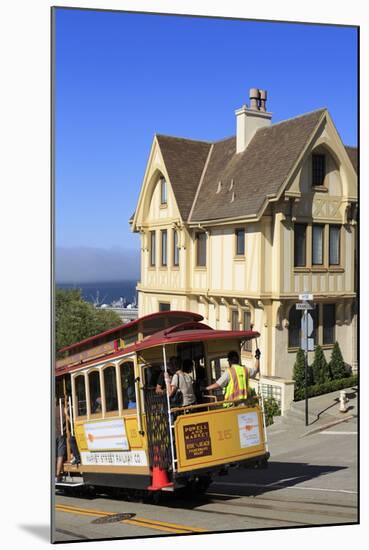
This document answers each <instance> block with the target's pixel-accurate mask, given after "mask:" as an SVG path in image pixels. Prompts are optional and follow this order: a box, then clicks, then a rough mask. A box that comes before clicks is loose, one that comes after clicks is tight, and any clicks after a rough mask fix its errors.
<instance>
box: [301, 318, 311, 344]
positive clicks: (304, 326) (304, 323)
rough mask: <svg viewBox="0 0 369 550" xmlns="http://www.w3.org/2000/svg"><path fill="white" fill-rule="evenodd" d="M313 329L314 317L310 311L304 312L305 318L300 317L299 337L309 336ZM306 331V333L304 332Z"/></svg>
mask: <svg viewBox="0 0 369 550" xmlns="http://www.w3.org/2000/svg"><path fill="white" fill-rule="evenodd" d="M313 330H314V319H313V318H312V316H311V315H310V313H306V319H304V317H302V318H301V338H310V336H311V335H312V334H313ZM306 333H307V334H306Z"/></svg>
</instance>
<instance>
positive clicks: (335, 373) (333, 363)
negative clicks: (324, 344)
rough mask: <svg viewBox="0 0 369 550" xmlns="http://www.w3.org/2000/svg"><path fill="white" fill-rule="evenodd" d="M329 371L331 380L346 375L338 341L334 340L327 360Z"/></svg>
mask: <svg viewBox="0 0 369 550" xmlns="http://www.w3.org/2000/svg"><path fill="white" fill-rule="evenodd" d="M329 371H330V375H331V378H332V380H337V379H339V378H344V377H345V376H347V373H346V367H345V362H344V360H343V357H342V353H341V350H340V346H339V344H338V342H336V343H335V344H334V346H333V350H332V356H331V360H330V362H329Z"/></svg>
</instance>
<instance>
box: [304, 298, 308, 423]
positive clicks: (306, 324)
mask: <svg viewBox="0 0 369 550" xmlns="http://www.w3.org/2000/svg"><path fill="white" fill-rule="evenodd" d="M304 321H305V426H308V425H309V408H308V312H307V310H306V309H305V311H304Z"/></svg>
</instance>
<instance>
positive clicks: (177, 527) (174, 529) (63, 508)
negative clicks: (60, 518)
mask: <svg viewBox="0 0 369 550" xmlns="http://www.w3.org/2000/svg"><path fill="white" fill-rule="evenodd" d="M55 509H56V510H57V511H58V512H65V513H68V514H77V515H81V516H95V517H96V516H103V517H104V516H111V515H114V514H115V513H114V512H105V511H103V510H94V509H92V508H79V507H78V506H68V505H67V504H56V506H55ZM120 523H129V524H131V525H138V526H141V527H146V528H148V529H158V530H160V531H168V532H170V533H180V534H184V533H206V532H207V530H206V529H201V528H200V527H189V526H187V525H182V524H177V523H168V522H165V521H159V520H154V519H147V518H140V517H134V518H132V519H125V520H122V521H121V522H120Z"/></svg>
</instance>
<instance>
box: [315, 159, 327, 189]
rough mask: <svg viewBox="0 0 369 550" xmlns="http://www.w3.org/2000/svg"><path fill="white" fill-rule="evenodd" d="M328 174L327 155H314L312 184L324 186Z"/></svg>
mask: <svg viewBox="0 0 369 550" xmlns="http://www.w3.org/2000/svg"><path fill="white" fill-rule="evenodd" d="M325 174H326V163H325V155H322V154H314V155H312V185H313V187H322V186H323V185H324V180H325Z"/></svg>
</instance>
